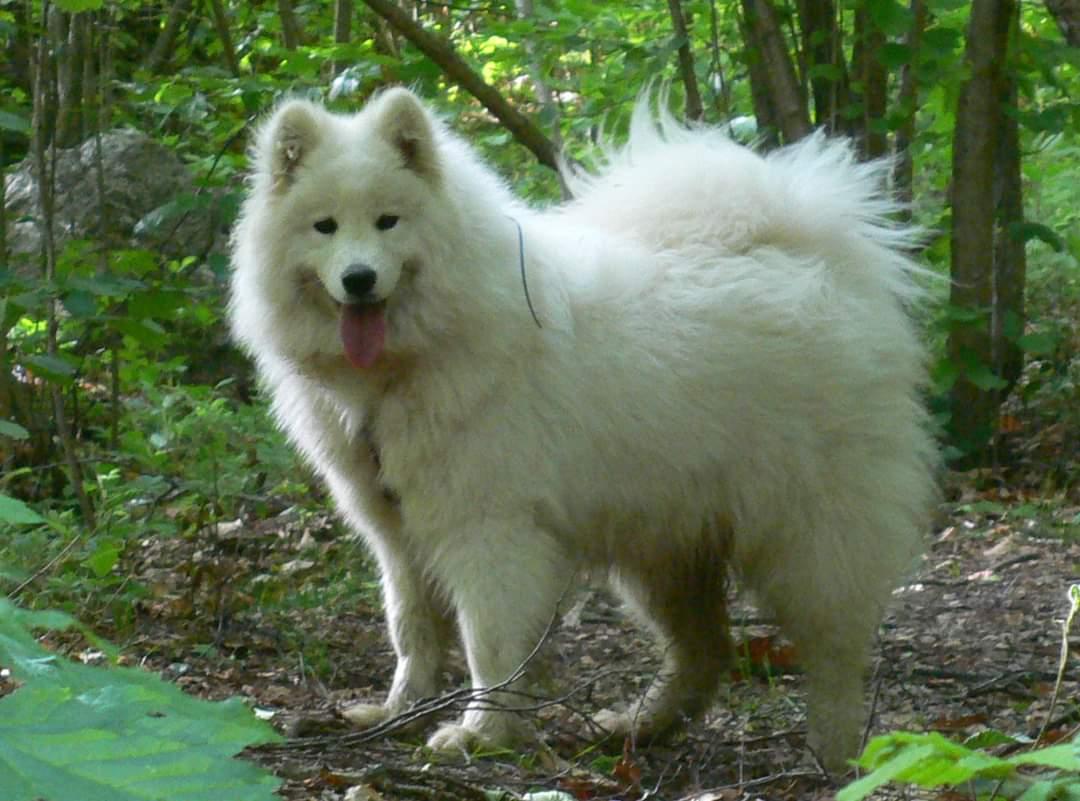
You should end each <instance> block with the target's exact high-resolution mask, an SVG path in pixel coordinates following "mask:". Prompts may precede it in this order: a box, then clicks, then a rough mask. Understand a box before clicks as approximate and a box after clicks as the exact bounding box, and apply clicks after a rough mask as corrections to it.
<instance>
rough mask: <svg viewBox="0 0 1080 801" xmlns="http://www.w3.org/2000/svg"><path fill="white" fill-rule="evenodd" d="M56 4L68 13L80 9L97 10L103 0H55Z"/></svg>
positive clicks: (75, 12) (103, 2) (77, 11)
mask: <svg viewBox="0 0 1080 801" xmlns="http://www.w3.org/2000/svg"><path fill="white" fill-rule="evenodd" d="M56 4H57V5H58V6H60V8H61V9H63V10H64V11H67V12H68V13H69V14H77V13H79V12H80V11H97V10H98V9H99V8H101V7H102V6H103V5H105V0H56Z"/></svg>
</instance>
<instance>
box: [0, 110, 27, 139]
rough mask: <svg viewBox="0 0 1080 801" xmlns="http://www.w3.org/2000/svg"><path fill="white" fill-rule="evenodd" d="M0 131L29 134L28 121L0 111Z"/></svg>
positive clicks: (8, 112) (16, 115)
mask: <svg viewBox="0 0 1080 801" xmlns="http://www.w3.org/2000/svg"><path fill="white" fill-rule="evenodd" d="M0 130H3V131H15V132H16V133H21V134H28V133H30V120H28V119H26V118H25V117H23V116H20V115H19V114H12V113H11V112H10V111H0Z"/></svg>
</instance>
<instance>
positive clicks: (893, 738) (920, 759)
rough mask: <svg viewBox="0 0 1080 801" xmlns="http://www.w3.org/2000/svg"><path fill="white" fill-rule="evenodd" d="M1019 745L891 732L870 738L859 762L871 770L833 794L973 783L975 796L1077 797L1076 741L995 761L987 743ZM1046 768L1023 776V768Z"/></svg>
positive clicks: (1003, 739)
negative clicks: (884, 787) (896, 786)
mask: <svg viewBox="0 0 1080 801" xmlns="http://www.w3.org/2000/svg"><path fill="white" fill-rule="evenodd" d="M991 744H992V745H1020V744H1021V743H1020V742H1019V741H1017V740H1015V739H1014V738H1011V737H1008V736H1006V735H1004V734H1001V733H999V732H983V733H982V734H979V735H976V736H975V737H974V738H972V739H971V740H970V741H969V742H968V743H964V744H961V743H955V742H953V741H952V740H949V739H947V738H946V737H944V736H943V735H941V734H938V733H937V732H930V733H929V734H913V733H910V732H896V733H893V734H886V735H884V736H882V737H875V738H874V739H873V740H871V741H870V743H869V744H868V745H867V747H866V751H864V752H863V755H862V757H860V759H859V760H858V764H859V765H860V766H861V767H863V768H865V769H866V770H868V771H870V772H869V773H868V774H867V775H866V776H863V777H862V778H861V779H857V780H856V781H854V782H852V783H851V784H849V785H848V786H847V787H845V788H844V789H842V790H841V791H840V792H838V793H837V795H836V798H837V801H860V799H863V798H866V797H867V796H868V795H870V793H872V792H873V791H874V790H876V789H877V788H879V787H881V786H882V785H884V784H887V783H889V782H898V783H903V784H913V785H916V786H918V787H924V788H935V787H961V786H965V785H969V784H970V785H973V787H974V789H975V792H976V796H977V797H984V796H985V797H990V796H991V795H996V796H997V797H999V798H1003V799H1022V801H1048V800H1049V799H1070V801H1075V799H1080V737H1077V738H1076V739H1074V740H1073V741H1072V742H1068V743H1061V744H1059V745H1052V746H1048V747H1046V748H1039V749H1036V750H1034V751H1025V752H1023V753H1019V754H1014V755H1012V756H1008V757H996V756H993V755H991V754H989V753H987V752H986V751H985V750H982V749H983V748H985V747H986V746H987V745H991ZM1032 767H1037V768H1051V770H1048V771H1037V772H1028V771H1025V770H1024V769H1025V768H1032Z"/></svg>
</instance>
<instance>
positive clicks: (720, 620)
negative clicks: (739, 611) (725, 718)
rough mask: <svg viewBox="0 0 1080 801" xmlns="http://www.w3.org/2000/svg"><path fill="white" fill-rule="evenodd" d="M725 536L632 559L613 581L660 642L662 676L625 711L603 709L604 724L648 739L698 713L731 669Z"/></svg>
mask: <svg viewBox="0 0 1080 801" xmlns="http://www.w3.org/2000/svg"><path fill="white" fill-rule="evenodd" d="M725 539H726V538H725V537H724V536H723V535H718V536H716V537H712V538H709V539H706V540H704V541H703V543H702V544H701V545H700V546H699V547H698V548H693V549H691V550H689V551H683V552H677V553H676V554H675V555H674V556H672V557H667V558H665V559H663V560H660V561H651V562H647V563H645V564H640V565H634V566H633V571H634V572H632V573H630V572H629V571H628V570H623V571H621V572H620V574H619V575H617V576H616V582H615V583H616V587H617V588H618V590H619V591H620V595H622V597H623V598H624V599H625V600H626V601H627V603H628V605H629V606H630V607H631V609H632V610H634V611H636V612H637V614H638V616H639V617H640V618H641V619H642V620H643V621H644V622H645V624H646V625H647V626H648V627H649V628H650V629H652V630H653V631H654V632H655V633H656V635H657V637H658V639H659V642H660V644H661V646H662V648H663V649H664V650H663V654H664V660H663V666H662V667H661V670H660V673H659V675H658V676H657V677H656V678H655V679H654V681H653V682H652V684H651V685H650V687H649V689H648V690H647V692H646V693H645V696H644V697H643V698H642V699H641V700H640V701H638V702H636V703H635V704H633V705H632V706H631V707H630V709H629V710H627V711H625V712H609V711H606V710H605V711H604V712H601V713H600V714H599V715H597V717H596V719H595V722H596V724H597V725H599V726H600V727H601V728H602V729H604V730H605V731H609V732H612V733H614V734H618V735H632V736H634V737H635V738H636V739H638V740H644V741H647V740H649V739H652V738H654V737H658V736H661V735H663V734H665V733H667V732H669V731H670V730H672V729H674V728H677V727H679V726H681V725H683V724H684V723H685V722H686V721H687V720H690V719H693V718H695V717H697V716H699V715H701V714H702V713H703V712H704V711H705V710H706V709H707V708H708V706H709V704H710V703H711V702H712V700H713V698H714V696H715V694H716V689H717V687H718V685H719V684H720V682H721V680H722V679H723V677H724V675H725V673H726V672H727V671H728V670H729V669H730V667H731V662H732V658H733V648H732V644H731V638H730V633H729V629H728V610H727V572H728V567H727V559H726V554H725V550H726V548H725V545H724V540H725Z"/></svg>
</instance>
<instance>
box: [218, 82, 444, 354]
mask: <svg viewBox="0 0 1080 801" xmlns="http://www.w3.org/2000/svg"><path fill="white" fill-rule="evenodd" d="M435 126H436V123H435V121H434V120H433V119H432V118H431V116H430V115H429V113H428V111H427V110H426V109H425V108H424V106H423V105H422V104H421V103H420V101H419V100H418V99H417V98H416V97H415V96H414V95H413V94H412V93H410V92H408V91H407V90H405V89H391V90H388V91H386V92H383V93H382V94H380V95H378V96H377V97H376V98H375V99H373V100H372V101H371V102H370V103H368V105H367V106H365V107H364V109H363V110H362V111H361V112H359V113H357V114H354V115H339V114H333V113H330V112H328V111H326V110H325V109H324V108H322V107H321V106H319V105H316V104H314V103H310V102H307V101H304V100H290V101H287V102H286V103H284V104H283V105H281V106H280V107H279V108H278V109H277V110H276V111H275V112H274V113H273V114H272V115H271V116H270V118H269V119H268V120H267V122H266V123H265V124H264V125H263V126H262V128H261V129H260V131H259V134H258V136H257V139H256V144H255V147H254V154H253V155H254V169H253V180H252V192H251V195H250V197H249V199H248V201H247V203H246V204H245V207H244V211H243V214H242V216H241V222H240V224H239V226H238V229H237V234H236V237H235V253H234V256H235V258H234V261H235V262H236V277H235V278H234V281H233V320H234V330H235V331H236V333H237V334H238V335H239V337H240V338H241V340H244V341H247V342H248V344H249V345H253V343H252V342H251V341H250V340H251V338H252V337H253V336H257V335H253V334H251V328H252V327H255V328H258V327H260V326H259V324H258V322H259V321H255V320H253V319H252V317H253V316H260V315H261V316H262V318H263V319H262V320H261V322H262V326H261V327H262V328H263V330H264V333H265V334H266V335H267V336H271V337H275V341H278V342H283V344H284V342H285V340H283V339H282V338H283V337H285V336H286V334H285V333H284V332H282V331H278V330H273V329H278V328H280V327H285V328H287V329H288V334H287V346H286V349H288V350H291V351H293V353H290V354H287V355H290V356H292V357H299V358H303V357H304V356H305V355H308V354H310V355H311V356H321V357H327V356H331V357H332V356H341V355H342V354H344V356H345V357H346V358H347V359H348V360H349V362H351V363H352V364H353V365H354V366H356V367H360V368H367V367H371V366H373V365H374V364H375V363H376V362H377V361H378V360H379V358H380V357H381V355H382V354H383V352H384V350H385V349H386V348H387V347H388V344H391V345H392V344H393V343H392V342H391V340H393V339H394V335H393V330H392V329H391V328H390V322H391V321H393V323H394V324H398V323H401V324H404V323H405V319H406V318H407V317H408V310H407V308H404V307H407V306H408V304H409V297H408V296H409V289H410V287H409V285H410V284H411V283H414V282H415V278H416V274H417V273H418V272H420V271H422V270H423V269H424V266H425V263H426V262H427V261H428V260H430V259H431V258H432V257H433V251H434V252H435V253H437V252H438V246H437V244H435V243H434V242H433V240H435V241H437V239H438V238H439V231H440V228H443V227H444V226H445V225H446V221H445V217H446V211H445V204H439V200H438V198H439V196H440V193H441V184H442V173H441V169H440V164H439V158H438V146H437V142H436V132H435ZM249 295H252V296H254V297H250V298H249V297H248V296H249ZM256 298H257V299H258V300H256ZM256 307H258V308H257V309H256ZM240 318H244V319H240ZM268 318H273V319H272V320H271V319H268ZM258 347H259V346H253V349H256V350H257V349H258ZM304 351H307V352H308V353H307V354H305V353H304Z"/></svg>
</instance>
